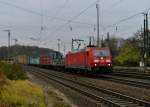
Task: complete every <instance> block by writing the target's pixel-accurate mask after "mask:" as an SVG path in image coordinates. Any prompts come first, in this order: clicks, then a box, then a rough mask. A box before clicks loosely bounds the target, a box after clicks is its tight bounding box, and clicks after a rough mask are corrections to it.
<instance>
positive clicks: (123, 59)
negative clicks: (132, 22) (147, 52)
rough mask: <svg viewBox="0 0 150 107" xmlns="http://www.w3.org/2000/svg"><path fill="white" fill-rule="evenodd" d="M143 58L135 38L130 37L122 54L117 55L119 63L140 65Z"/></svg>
mask: <svg viewBox="0 0 150 107" xmlns="http://www.w3.org/2000/svg"><path fill="white" fill-rule="evenodd" d="M140 60H141V51H140V47H139V46H138V44H137V42H136V40H135V39H134V38H132V39H128V40H127V41H126V43H125V44H124V46H123V48H122V50H121V52H120V54H119V55H118V56H117V57H115V62H116V64H117V65H124V66H138V64H139V61H140Z"/></svg>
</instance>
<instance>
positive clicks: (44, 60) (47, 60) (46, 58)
mask: <svg viewBox="0 0 150 107" xmlns="http://www.w3.org/2000/svg"><path fill="white" fill-rule="evenodd" d="M51 62H52V61H51V56H50V55H40V64H41V65H50V64H51Z"/></svg>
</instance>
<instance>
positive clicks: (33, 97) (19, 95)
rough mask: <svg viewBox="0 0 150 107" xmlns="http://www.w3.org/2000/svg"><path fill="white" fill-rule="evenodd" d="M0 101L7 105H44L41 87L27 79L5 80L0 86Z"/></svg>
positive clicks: (13, 106)
mask: <svg viewBox="0 0 150 107" xmlns="http://www.w3.org/2000/svg"><path fill="white" fill-rule="evenodd" d="M0 101H1V104H3V103H4V104H5V105H7V106H8V107H46V104H45V97H44V92H43V89H42V87H40V86H38V85H35V84H32V83H31V82H29V81H28V80H17V81H10V80H7V84H5V85H4V86H3V87H1V88H0ZM1 104H0V105H1ZM7 106H6V107H7Z"/></svg>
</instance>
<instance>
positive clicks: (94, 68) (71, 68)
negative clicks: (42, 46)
mask: <svg viewBox="0 0 150 107" xmlns="http://www.w3.org/2000/svg"><path fill="white" fill-rule="evenodd" d="M38 59H39V61H38V62H39V64H37V63H36V62H37V61H36V62H35V63H30V65H33V66H38V67H42V68H50V69H55V70H63V71H64V70H65V71H66V72H78V73H111V72H112V56H111V54H110V48H97V47H87V48H85V49H83V50H80V51H76V52H68V53H67V55H66V56H65V58H62V56H60V55H51V56H48V55H42V56H40V58H38ZM36 60H37V59H36Z"/></svg>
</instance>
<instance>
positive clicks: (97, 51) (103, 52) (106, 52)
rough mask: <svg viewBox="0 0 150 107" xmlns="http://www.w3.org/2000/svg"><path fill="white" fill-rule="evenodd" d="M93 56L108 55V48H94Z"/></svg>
mask: <svg viewBox="0 0 150 107" xmlns="http://www.w3.org/2000/svg"><path fill="white" fill-rule="evenodd" d="M93 55H94V56H110V51H109V50H94V51H93Z"/></svg>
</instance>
